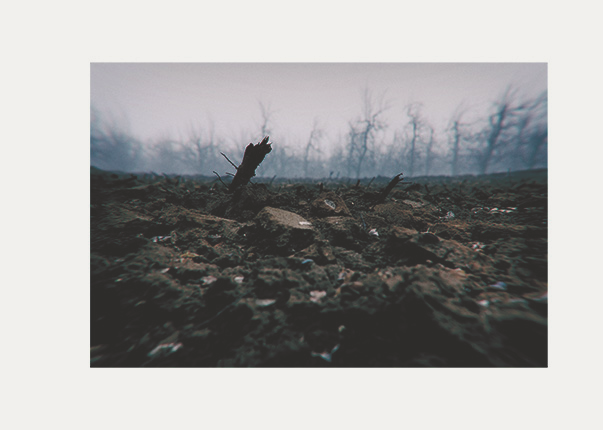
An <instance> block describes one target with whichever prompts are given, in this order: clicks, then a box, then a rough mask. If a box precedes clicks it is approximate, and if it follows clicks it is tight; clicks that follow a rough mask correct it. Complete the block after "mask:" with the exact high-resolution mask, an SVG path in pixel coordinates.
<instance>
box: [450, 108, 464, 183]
mask: <svg viewBox="0 0 603 430" xmlns="http://www.w3.org/2000/svg"><path fill="white" fill-rule="evenodd" d="M464 114H465V110H464V109H463V108H462V107H461V106H459V107H457V109H456V110H455V111H454V113H453V114H452V118H451V119H450V124H449V126H448V129H447V131H448V132H450V133H451V136H450V140H451V147H452V148H451V151H452V160H451V164H452V176H457V175H458V174H459V153H460V150H461V143H462V142H463V140H464V133H463V131H462V128H463V126H464V125H465V124H464V123H462V122H461V121H462V117H463V115H464Z"/></svg>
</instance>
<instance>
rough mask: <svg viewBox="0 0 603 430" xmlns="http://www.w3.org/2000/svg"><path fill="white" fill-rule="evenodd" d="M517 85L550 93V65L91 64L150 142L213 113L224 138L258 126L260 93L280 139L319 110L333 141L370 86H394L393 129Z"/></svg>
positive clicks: (104, 100) (103, 104) (100, 94)
mask: <svg viewBox="0 0 603 430" xmlns="http://www.w3.org/2000/svg"><path fill="white" fill-rule="evenodd" d="M508 85H514V86H515V87H517V88H519V90H520V94H525V95H527V96H534V95H537V94H539V93H541V92H542V91H544V90H545V89H546V88H547V65H546V63H92V64H91V71H90V87H91V105H92V106H93V107H95V108H96V109H98V110H99V111H100V113H101V114H102V115H103V116H105V117H108V118H112V119H113V120H116V121H117V122H118V123H122V124H124V125H127V126H128V127H129V131H130V132H132V133H133V134H134V135H135V136H137V137H139V138H141V139H143V140H147V139H154V138H159V137H165V136H170V137H174V138H177V137H178V136H180V135H182V136H186V134H187V133H188V131H189V130H190V128H191V126H194V127H197V128H199V129H204V128H205V127H206V126H207V125H208V123H209V121H212V122H213V123H214V124H215V129H216V134H217V135H218V136H222V137H226V138H236V137H240V136H241V134H242V133H245V132H247V133H251V132H253V133H255V132H257V130H258V129H259V125H260V122H261V121H260V118H261V116H260V109H259V102H260V101H261V102H262V103H264V104H265V105H266V106H269V107H270V109H271V110H272V111H273V116H272V120H273V137H277V136H283V137H286V138H287V141H288V142H292V141H295V140H296V139H299V140H301V141H303V140H305V139H306V138H307V135H308V133H309V132H310V130H311V128H312V124H313V121H314V118H318V119H319V121H320V123H321V125H322V127H323V128H324V129H325V131H326V134H327V136H328V138H330V139H331V140H334V139H336V138H337V135H338V134H339V133H340V132H341V133H345V132H346V131H347V123H348V121H350V120H352V119H354V118H355V117H356V116H358V115H359V113H360V107H361V94H362V90H363V88H365V87H368V88H369V89H371V90H372V91H373V92H374V94H375V95H379V94H382V93H384V92H385V98H386V99H387V100H389V101H390V105H391V108H390V109H389V110H388V111H387V112H386V114H385V118H386V120H387V122H388V123H389V130H390V131H393V130H395V129H400V128H402V126H403V125H404V123H405V122H406V121H407V118H406V116H405V110H404V106H405V105H406V104H408V103H410V102H421V103H423V105H424V109H423V112H424V114H425V116H426V117H427V119H428V120H430V121H431V123H432V124H434V125H435V126H436V128H441V127H443V126H445V125H446V123H447V121H448V119H449V117H450V115H451V113H452V112H453V111H454V110H455V109H456V107H457V106H458V105H459V104H460V103H464V105H465V106H466V107H467V108H469V109H474V110H475V111H478V112H480V111H483V110H484V109H485V108H486V107H487V106H488V104H489V103H491V102H492V101H494V100H495V99H496V97H497V96H499V95H500V94H501V92H503V90H504V89H505V88H506V87H507V86H508ZM251 138H252V137H251V136H250V137H249V139H250V140H251Z"/></svg>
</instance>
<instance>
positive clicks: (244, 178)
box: [229, 136, 272, 192]
mask: <svg viewBox="0 0 603 430" xmlns="http://www.w3.org/2000/svg"><path fill="white" fill-rule="evenodd" d="M268 139H269V136H266V137H265V138H264V139H262V141H261V142H260V143H256V144H255V145H254V144H253V143H250V144H249V145H247V147H246V148H245V153H244V155H243V161H241V164H240V165H239V167H237V173H236V174H235V176H234V178H233V179H232V182H231V183H230V187H229V191H231V192H233V191H235V190H236V189H237V188H239V187H242V186H243V185H247V183H248V182H249V180H250V179H251V178H253V177H254V176H255V169H257V168H258V166H259V165H260V163H261V162H262V161H264V157H266V155H267V154H268V153H269V152H270V151H272V146H270V143H268Z"/></svg>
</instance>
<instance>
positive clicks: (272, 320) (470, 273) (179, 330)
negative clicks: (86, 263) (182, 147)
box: [90, 168, 548, 367]
mask: <svg viewBox="0 0 603 430" xmlns="http://www.w3.org/2000/svg"><path fill="white" fill-rule="evenodd" d="M390 179H391V178H376V179H374V180H373V181H372V182H371V183H370V184H369V181H368V180H363V181H361V182H360V183H359V184H357V183H356V182H355V181H352V182H349V183H342V182H334V181H327V182H319V181H315V182H294V181H290V182H289V181H281V182H278V181H274V182H273V183H270V181H269V180H267V181H266V183H261V180H260V179H256V180H255V181H254V182H255V183H254V184H249V185H248V186H247V187H245V188H243V189H242V190H240V191H239V192H236V193H235V194H228V193H227V192H226V189H225V188H224V186H223V185H222V184H220V183H219V182H217V181H215V180H214V179H211V178H190V177H189V178H182V177H176V178H174V177H164V176H157V175H148V174H147V175H129V174H115V173H110V172H103V171H100V170H98V169H95V168H91V178H90V180H91V201H90V227H91V229H90V240H91V250H90V252H91V254H90V272H91V274H90V313H91V315H90V366H91V367H545V366H547V362H548V355H547V338H548V336H547V300H548V299H547V297H548V296H547V172H546V170H540V171H531V172H517V173H510V174H499V175H488V176H482V177H473V176H467V177H458V178H445V177H438V178H418V179H413V182H412V183H410V184H409V183H407V181H406V180H405V181H402V182H401V183H400V184H399V185H398V186H397V187H396V188H394V190H393V191H391V192H390V193H389V195H388V196H387V197H386V198H384V199H383V198H380V191H381V190H382V189H383V188H384V187H385V186H386V185H387V184H388V182H389V180H390Z"/></svg>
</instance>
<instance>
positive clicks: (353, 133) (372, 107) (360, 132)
mask: <svg viewBox="0 0 603 430" xmlns="http://www.w3.org/2000/svg"><path fill="white" fill-rule="evenodd" d="M383 97H384V96H383V95H382V96H381V97H379V98H378V99H377V100H375V99H374V97H373V95H372V93H371V92H370V91H369V89H368V88H365V90H364V93H363V98H362V114H361V116H360V118H359V119H357V120H355V121H352V122H350V123H349V127H350V128H349V132H348V148H347V149H348V151H347V152H348V154H347V158H348V160H347V161H348V169H349V170H348V176H350V175H349V173H351V170H352V169H353V170H354V174H355V176H356V178H360V173H361V172H362V164H363V162H364V161H365V159H366V157H367V155H369V154H372V155H374V145H375V135H376V133H377V132H378V131H380V130H383V129H385V128H386V127H387V124H386V123H385V122H383V120H382V119H381V116H382V114H383V112H385V111H386V110H387V109H389V104H388V103H387V102H385V101H384V98H383Z"/></svg>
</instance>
